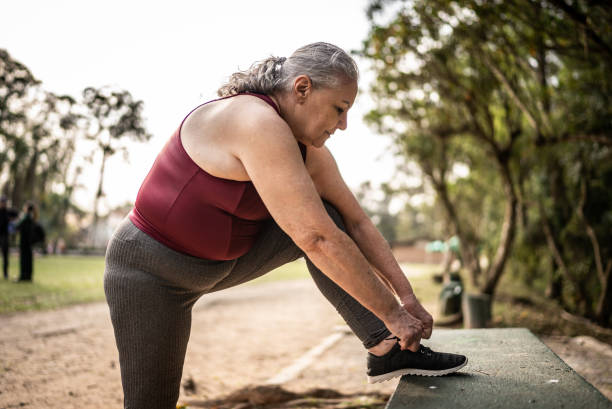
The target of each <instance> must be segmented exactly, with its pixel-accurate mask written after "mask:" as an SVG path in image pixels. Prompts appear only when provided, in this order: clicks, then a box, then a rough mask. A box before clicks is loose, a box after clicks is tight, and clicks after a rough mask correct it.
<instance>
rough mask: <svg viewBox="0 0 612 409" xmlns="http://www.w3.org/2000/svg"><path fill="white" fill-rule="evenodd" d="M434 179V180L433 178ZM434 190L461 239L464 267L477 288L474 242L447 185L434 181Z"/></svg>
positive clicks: (478, 275)
mask: <svg viewBox="0 0 612 409" xmlns="http://www.w3.org/2000/svg"><path fill="white" fill-rule="evenodd" d="M432 179H433V178H432ZM433 184H434V188H435V189H436V192H437V193H438V195H439V197H440V200H441V201H442V205H443V207H444V210H445V212H446V215H447V217H448V220H449V222H450V224H451V226H452V229H453V230H454V232H453V233H454V234H455V235H456V236H457V237H458V238H459V251H460V253H461V258H462V261H463V265H464V266H465V267H466V268H467V269H468V271H469V273H470V280H471V282H472V284H473V285H474V286H475V287H476V286H478V280H479V277H480V273H481V270H480V262H479V261H478V255H477V254H476V253H475V246H474V245H473V243H472V240H471V238H470V237H468V235H467V234H466V233H465V231H464V230H463V228H462V226H461V222H460V221H459V217H458V216H457V212H456V211H455V206H454V205H453V204H452V202H451V201H450V198H449V197H448V190H447V188H446V184H445V183H444V182H438V181H435V180H433Z"/></svg>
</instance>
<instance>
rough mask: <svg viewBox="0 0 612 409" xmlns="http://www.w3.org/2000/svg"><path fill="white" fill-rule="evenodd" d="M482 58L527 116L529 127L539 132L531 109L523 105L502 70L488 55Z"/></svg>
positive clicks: (483, 55)
mask: <svg viewBox="0 0 612 409" xmlns="http://www.w3.org/2000/svg"><path fill="white" fill-rule="evenodd" d="M482 58H483V61H484V63H485V65H486V66H487V67H489V69H490V70H491V72H492V73H493V75H494V76H495V77H496V78H497V79H498V80H499V82H501V84H502V86H503V87H504V89H505V90H506V92H508V95H510V98H512V100H513V101H514V103H515V104H516V106H518V107H519V109H520V110H521V111H522V112H523V113H524V114H525V116H526V117H527V121H528V122H529V125H531V126H532V127H533V129H535V130H538V131H539V129H540V127H539V124H538V121H537V120H536V118H535V117H534V116H533V114H532V113H531V112H530V111H529V109H528V108H527V106H526V105H525V104H524V103H523V101H521V99H520V98H519V96H518V95H517V93H516V92H515V91H514V89H513V88H512V85H511V84H510V81H509V80H508V79H507V78H506V76H505V75H504V74H503V73H502V72H501V70H500V69H499V68H497V66H496V65H495V64H494V63H493V62H492V61H491V60H490V59H489V57H488V56H487V55H486V53H482Z"/></svg>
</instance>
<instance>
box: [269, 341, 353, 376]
mask: <svg viewBox="0 0 612 409" xmlns="http://www.w3.org/2000/svg"><path fill="white" fill-rule="evenodd" d="M344 334H345V332H344V331H341V332H335V333H333V334H331V335H330V336H328V337H326V338H324V339H323V341H321V342H320V343H319V345H317V346H315V347H313V348H310V350H309V351H308V352H306V353H305V354H304V355H302V356H301V357H299V358H298V359H297V360H296V361H295V362H293V363H292V364H291V365H289V366H288V367H286V368H285V369H283V370H282V371H280V372H279V373H277V374H276V375H274V376H273V377H271V378H270V379H268V380H267V381H266V382H265V383H266V384H268V385H280V384H283V383H285V382H288V381H290V380H291V379H293V378H295V377H296V376H297V375H298V374H299V373H300V372H302V371H303V370H304V369H305V368H307V367H308V366H309V365H310V364H311V363H312V361H313V360H314V359H315V358H316V357H318V356H319V355H321V354H322V353H323V352H324V351H325V350H326V349H328V348H329V347H331V346H332V345H333V344H334V343H336V341H338V340H339V339H340V338H342V336H343V335H344Z"/></svg>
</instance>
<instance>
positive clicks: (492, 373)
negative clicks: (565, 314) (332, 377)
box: [387, 328, 612, 409]
mask: <svg viewBox="0 0 612 409" xmlns="http://www.w3.org/2000/svg"><path fill="white" fill-rule="evenodd" d="M423 344H424V345H426V346H429V347H431V348H432V349H433V350H434V351H442V352H454V353H460V354H464V355H467V357H468V364H467V365H466V366H465V367H464V368H463V369H461V370H460V371H459V372H457V373H455V374H451V375H447V376H442V377H421V376H404V377H402V379H401V380H400V382H399V384H398V386H397V388H396V390H395V392H394V393H393V395H392V396H391V398H390V399H389V402H388V404H387V409H400V408H401V409H409V408H418V409H434V408H435V409H441V408H449V409H462V408H466V409H476V408H487V409H493V408H526V409H536V408H537V409H540V408H551V409H552V408H554V409H559V408H566V409H578V408H584V409H604V408H605V409H612V401H610V400H608V399H607V398H606V397H605V396H604V395H602V394H601V393H600V392H599V391H598V390H597V389H595V388H594V387H593V386H592V385H591V384H590V383H588V382H587V381H585V380H584V379H583V378H582V377H581V376H580V375H578V374H577V373H576V372H574V370H572V369H571V368H570V367H569V366H568V365H567V364H565V363H564V362H563V361H562V360H561V359H559V357H558V356H557V355H555V354H554V353H553V352H552V351H551V350H550V349H549V348H548V347H547V346H546V345H544V344H543V343H542V342H541V341H540V340H539V339H538V338H537V337H536V336H535V335H533V334H532V333H531V332H530V331H529V330H527V329H524V328H504V329H458V330H452V329H436V330H434V334H433V335H432V338H431V340H425V341H424V342H423Z"/></svg>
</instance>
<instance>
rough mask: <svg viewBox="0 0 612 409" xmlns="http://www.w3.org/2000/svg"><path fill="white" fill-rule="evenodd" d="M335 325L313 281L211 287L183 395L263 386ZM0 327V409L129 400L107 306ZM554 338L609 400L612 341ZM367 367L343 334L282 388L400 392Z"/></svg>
mask: <svg viewBox="0 0 612 409" xmlns="http://www.w3.org/2000/svg"><path fill="white" fill-rule="evenodd" d="M338 325H342V322H341V320H340V318H339V316H338V315H337V313H336V312H335V311H334V309H333V308H332V307H331V306H330V305H329V304H328V303H327V301H326V300H325V299H324V298H323V296H321V295H320V294H319V292H318V291H317V289H316V287H315V286H314V284H313V283H312V282H311V281H310V280H300V281H289V282H280V283H271V284H261V285H256V286H242V287H237V288H234V289H231V290H227V291H224V292H221V293H218V294H210V295H208V296H206V297H204V298H202V299H201V300H200V301H199V302H198V303H197V304H196V306H195V309H194V313H193V324H192V335H191V339H190V342H189V348H188V351H187V357H186V362H185V368H184V375H183V384H184V385H186V386H187V388H186V389H185V388H184V389H183V390H182V392H181V398H182V399H183V400H192V401H193V400H194V399H199V400H207V399H213V398H217V397H220V396H223V395H227V394H229V393H231V392H232V391H236V390H238V389H240V388H243V387H245V386H247V385H261V384H264V383H265V382H266V381H267V380H269V379H270V378H271V377H273V376H275V375H277V374H278V372H279V371H280V370H281V369H282V368H285V367H287V366H290V365H291V364H292V363H294V362H295V361H296V360H297V359H298V358H300V357H302V356H303V355H304V354H306V353H307V352H308V351H309V350H311V348H312V347H313V346H316V345H319V344H320V343H321V341H322V340H324V339H325V338H326V337H328V336H329V335H330V334H333V333H337V332H338ZM0 328H2V331H1V332H0V351H1V352H0V409H8V408H22V407H25V408H36V409H38V408H40V409H60V408H61V409H70V408H74V409H77V408H79V409H81V408H94V409H95V408H104V409H107V408H120V407H122V396H121V380H120V374H119V365H118V360H117V351H116V348H115V344H114V339H113V333H112V327H111V324H110V319H109V316H108V309H107V307H106V304H104V303H96V304H88V305H81V306H75V307H70V308H65V309H61V310H56V311H47V312H31V313H20V314H11V315H3V316H0ZM547 342H548V343H549V345H550V346H551V348H552V349H553V350H555V352H557V354H559V355H560V356H561V357H562V358H564V359H565V357H566V356H567V357H569V358H568V359H566V362H568V363H569V364H570V365H572V366H573V367H574V368H575V369H576V370H577V371H578V372H579V373H581V374H582V375H583V376H585V378H587V380H589V381H590V382H592V383H594V384H597V382H599V384H597V385H598V387H599V388H600V389H601V390H602V391H603V392H604V393H606V394H607V396H608V397H609V398H612V379H611V378H612V375H611V370H610V367H611V366H612V361H611V359H612V357H610V355H607V354H608V353H609V351H610V348H609V346H607V348H608V349H606V348H605V346H604V349H603V350H601V351H596V350H597V348H594V347H593V346H592V344H590V343H589V342H590V341H588V340H587V341H584V340H583V342H582V344H580V342H578V341H576V342H574V341H572V340H571V339H564V338H554V339H549V340H548V341H547ZM585 342H586V344H585ZM228 351H231V353H228ZM581 351H582V352H581ZM564 354H565V356H564ZM572 362H573V363H572ZM593 368H595V371H593ZM364 369H365V355H364V352H363V350H362V347H361V345H360V344H359V342H358V340H357V339H356V338H355V337H354V336H353V335H342V336H339V337H338V339H337V340H336V342H335V343H333V345H331V346H329V348H328V349H326V350H325V351H323V352H322V353H321V355H320V356H319V358H315V359H314V360H313V362H312V363H311V364H310V365H309V366H308V369H307V370H305V371H303V372H301V373H300V374H299V375H298V376H297V377H295V378H293V379H291V380H289V381H287V382H286V383H285V384H284V385H283V387H285V388H287V389H288V390H291V391H295V392H302V391H305V390H307V389H310V388H331V389H334V390H336V391H338V392H341V393H344V394H350V393H356V392H358V393H374V392H378V393H382V394H390V393H391V392H392V391H393V390H394V389H395V387H396V385H397V380H395V381H390V382H386V383H383V384H377V385H368V384H367V383H366V382H365V374H364ZM589 371H590V372H589Z"/></svg>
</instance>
